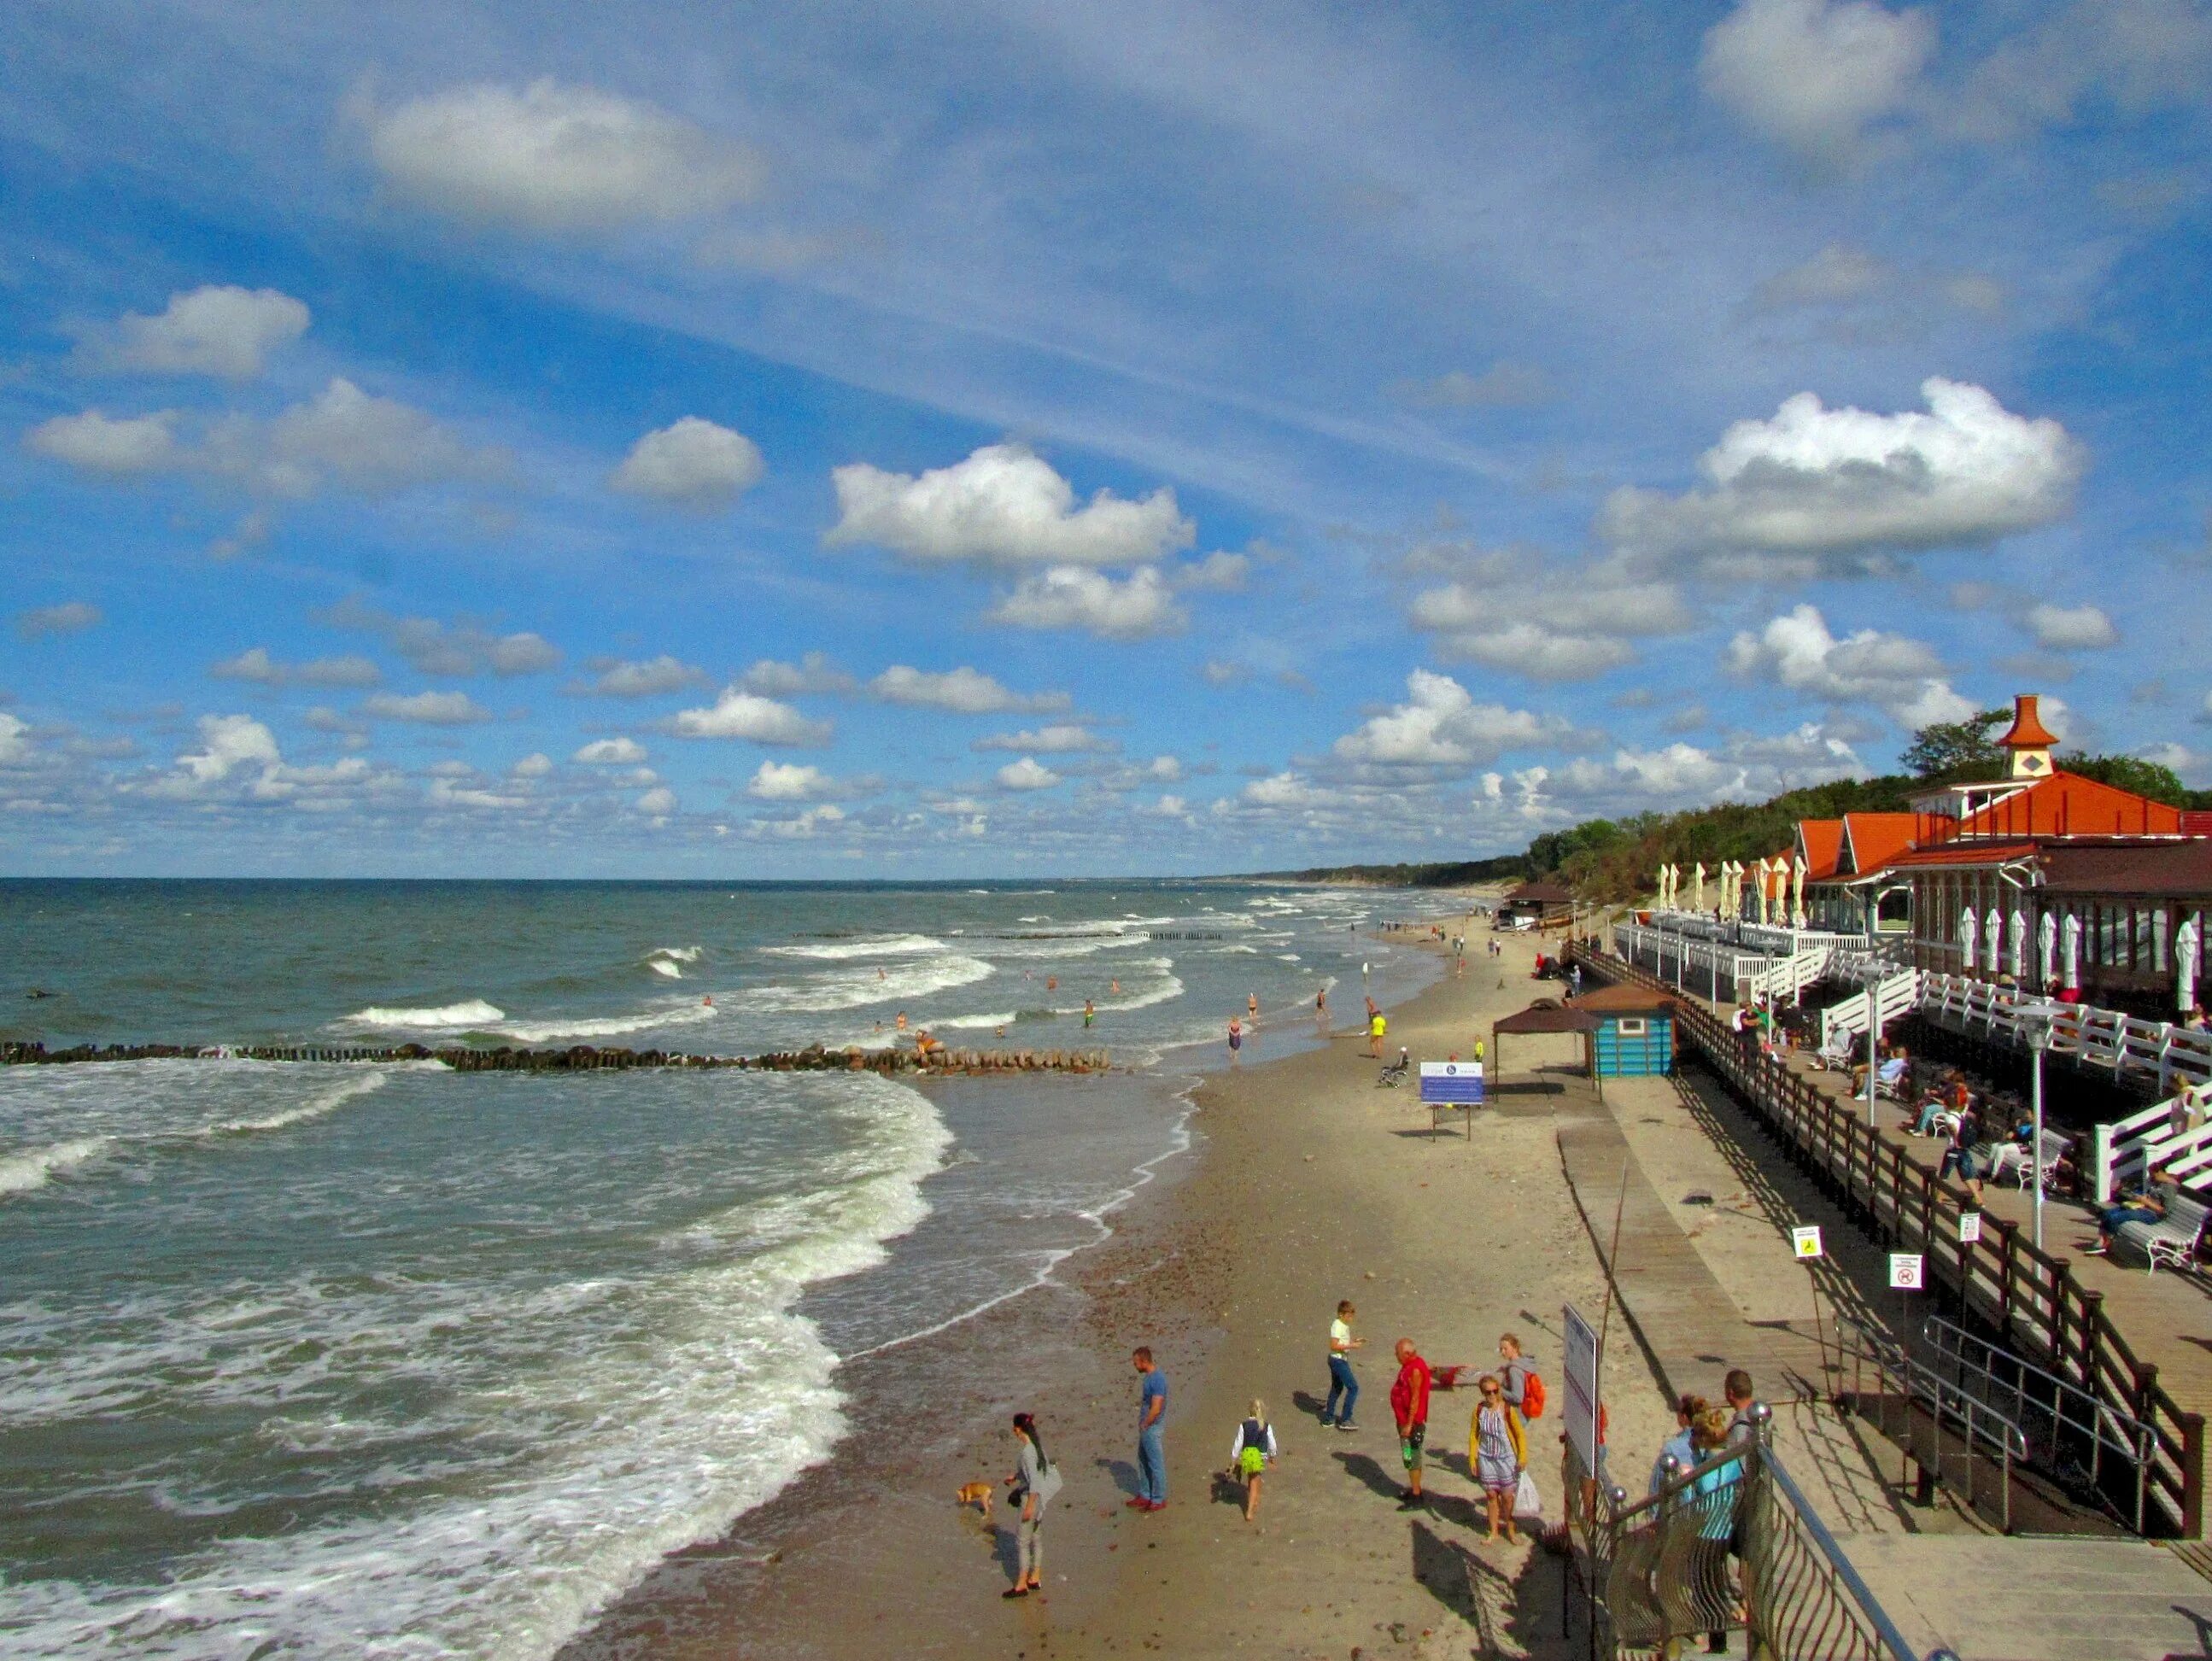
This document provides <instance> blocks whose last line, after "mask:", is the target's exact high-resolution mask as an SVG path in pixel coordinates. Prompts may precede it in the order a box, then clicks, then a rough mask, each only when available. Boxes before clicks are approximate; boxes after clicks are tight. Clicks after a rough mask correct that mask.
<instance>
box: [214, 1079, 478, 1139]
mask: <svg viewBox="0 0 2212 1661" xmlns="http://www.w3.org/2000/svg"><path fill="white" fill-rule="evenodd" d="M423 1065H425V1066H428V1067H435V1066H436V1065H437V1063H436V1062H425V1063H423ZM385 1082H386V1074H385V1073H384V1072H382V1071H381V1070H380V1071H378V1072H374V1073H363V1074H362V1075H361V1077H359V1078H357V1079H349V1080H346V1081H345V1082H344V1083H343V1084H342V1085H339V1086H337V1088H335V1089H332V1090H326V1091H325V1092H323V1093H322V1094H321V1095H319V1096H318V1097H316V1098H314V1099H313V1100H312V1101H307V1102H302V1103H301V1104H300V1105H299V1106H297V1107H288V1108H286V1109H285V1110H283V1112H281V1113H271V1114H270V1115H268V1116H266V1117H264V1118H258V1119H223V1120H220V1121H218V1122H217V1123H214V1124H211V1125H210V1126H209V1127H208V1128H207V1131H206V1133H205V1134H207V1135H213V1136H235V1135H243V1134H245V1133H246V1132H250V1131H255V1130H282V1129H284V1127H285V1126H287V1125H295V1124H304V1123H307V1121H308V1120H310V1119H319V1118H321V1117H322V1116H324V1115H325V1114H326V1113H334V1112H336V1111H337V1110H338V1109H339V1108H341V1107H343V1106H344V1105H345V1104H347V1103H348V1102H349V1101H352V1100H353V1099H355V1098H356V1097H360V1096H368V1095H374V1093H375V1092H377V1091H380V1090H381V1089H383V1088H384V1086H385Z"/></svg>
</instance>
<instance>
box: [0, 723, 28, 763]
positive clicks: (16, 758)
mask: <svg viewBox="0 0 2212 1661" xmlns="http://www.w3.org/2000/svg"><path fill="white" fill-rule="evenodd" d="M30 734H31V728H30V727H29V725H28V723H27V722H25V721H22V720H21V718H19V717H17V716H15V715H9V713H8V712H7V711H6V710H5V709H0V767H21V766H23V765H25V764H27V763H28V762H29V761H30V759H31V736H30Z"/></svg>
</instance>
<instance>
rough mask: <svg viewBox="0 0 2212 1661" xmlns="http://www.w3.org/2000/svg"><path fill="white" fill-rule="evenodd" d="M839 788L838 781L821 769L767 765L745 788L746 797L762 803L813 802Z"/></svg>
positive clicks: (790, 764)
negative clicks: (752, 797) (751, 797)
mask: <svg viewBox="0 0 2212 1661" xmlns="http://www.w3.org/2000/svg"><path fill="white" fill-rule="evenodd" d="M836 788H837V781H836V780H835V779H833V778H831V777H830V776H829V775H828V774H827V773H825V772H823V770H821V769H820V768H818V767H801V766H799V765H797V764H793V763H790V762H781V761H764V762H763V763H762V764H760V767H759V769H758V770H757V771H756V772H755V773H754V774H753V776H752V778H751V779H750V782H747V784H746V785H745V794H747V795H749V796H755V797H757V798H758V799H759V800H762V801H810V800H813V799H814V798H815V797H817V796H826V795H830V794H834V793H835V792H836Z"/></svg>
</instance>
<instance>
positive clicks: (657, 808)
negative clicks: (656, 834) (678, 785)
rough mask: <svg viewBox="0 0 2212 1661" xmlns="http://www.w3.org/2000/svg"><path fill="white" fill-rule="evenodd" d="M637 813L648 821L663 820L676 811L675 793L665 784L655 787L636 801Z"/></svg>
mask: <svg viewBox="0 0 2212 1661" xmlns="http://www.w3.org/2000/svg"><path fill="white" fill-rule="evenodd" d="M637 811H638V812H641V813H642V814H644V815H645V816H646V817H647V818H650V819H653V820H656V821H658V820H660V819H665V818H667V817H668V816H669V815H670V814H671V813H673V812H675V811H676V793H675V792H674V791H673V790H671V789H670V788H668V787H667V786H666V785H665V784H662V785H656V786H654V787H653V788H652V789H650V790H648V791H647V792H646V793H645V794H643V795H641V796H640V797H639V798H638V799H637Z"/></svg>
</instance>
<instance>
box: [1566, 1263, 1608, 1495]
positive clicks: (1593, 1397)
mask: <svg viewBox="0 0 2212 1661" xmlns="http://www.w3.org/2000/svg"><path fill="white" fill-rule="evenodd" d="M1562 1313H1563V1314H1564V1315H1565V1317H1566V1354H1565V1358H1564V1361H1565V1366H1564V1371H1565V1375H1566V1376H1565V1381H1564V1382H1565V1385H1566V1413H1565V1418H1566V1421H1567V1442H1568V1444H1569V1445H1570V1446H1571V1447H1572V1448H1573V1449H1574V1451H1575V1456H1576V1457H1577V1458H1579V1459H1580V1460H1581V1461H1582V1462H1583V1469H1584V1470H1586V1471H1589V1472H1591V1473H1593V1474H1595V1471H1596V1470H1597V1389H1598V1386H1597V1369H1598V1360H1599V1357H1598V1353H1597V1331H1596V1329H1595V1328H1594V1327H1592V1326H1591V1325H1590V1323H1589V1322H1588V1321H1585V1320H1584V1319H1583V1317H1582V1315H1581V1312H1580V1311H1577V1309H1576V1308H1575V1306H1574V1305H1572V1304H1569V1305H1566V1307H1565V1310H1564V1311H1562Z"/></svg>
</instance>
